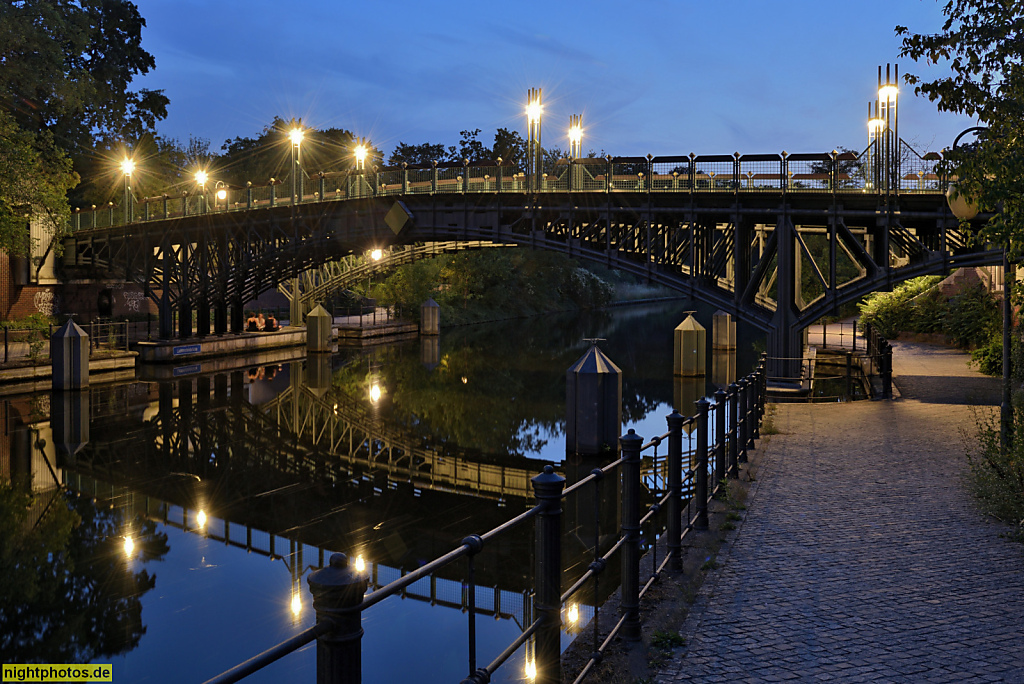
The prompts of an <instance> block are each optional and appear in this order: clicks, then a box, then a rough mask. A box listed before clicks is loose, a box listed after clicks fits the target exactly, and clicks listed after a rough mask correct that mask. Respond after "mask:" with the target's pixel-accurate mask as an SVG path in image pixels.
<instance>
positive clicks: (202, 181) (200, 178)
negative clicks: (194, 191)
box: [196, 169, 210, 214]
mask: <svg viewBox="0 0 1024 684" xmlns="http://www.w3.org/2000/svg"><path fill="white" fill-rule="evenodd" d="M208 180H210V174H208V173H206V171H203V170H202V169H200V170H199V171H196V183H198V184H199V197H200V200H199V201H200V204H201V206H202V213H204V214H205V213H206V181H208Z"/></svg>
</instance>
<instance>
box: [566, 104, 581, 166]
mask: <svg viewBox="0 0 1024 684" xmlns="http://www.w3.org/2000/svg"><path fill="white" fill-rule="evenodd" d="M582 156H583V117H582V116H581V115H579V114H572V115H570V116H569V158H570V159H579V158H581V157H582Z"/></svg>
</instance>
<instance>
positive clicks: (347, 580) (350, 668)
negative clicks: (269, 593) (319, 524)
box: [307, 553, 367, 684]
mask: <svg viewBox="0 0 1024 684" xmlns="http://www.w3.org/2000/svg"><path fill="white" fill-rule="evenodd" d="M307 581H308V582H309V590H310V592H312V594H313V610H314V611H316V621H317V623H320V622H322V621H327V620H329V621H331V622H333V623H334V629H332V630H331V631H330V632H328V633H327V634H324V635H322V636H320V637H317V640H316V682H317V684H359V682H360V681H362V674H363V663H362V648H361V640H362V638H363V627H362V612H361V611H358V610H354V608H355V607H356V606H358V605H359V604H360V603H361V602H362V600H363V594H365V593H366V584H367V582H366V576H365V575H362V574H360V573H357V572H355V570H354V569H353V568H350V567H349V563H348V556H346V555H345V554H343V553H335V554H332V555H331V560H330V565H328V566H327V567H326V568H321V569H320V570H317V571H316V572H313V573H310V575H309V577H308V578H307Z"/></svg>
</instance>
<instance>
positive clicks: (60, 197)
mask: <svg viewBox="0 0 1024 684" xmlns="http://www.w3.org/2000/svg"><path fill="white" fill-rule="evenodd" d="M77 183H78V174H76V173H75V172H74V171H73V170H72V168H71V160H70V159H69V158H68V156H67V155H66V154H65V153H64V152H63V150H61V149H60V148H58V147H57V145H56V144H55V143H54V140H53V136H52V135H51V134H50V133H48V132H46V131H43V132H40V133H38V134H33V133H31V132H28V131H25V130H23V129H21V128H19V127H18V125H17V124H16V123H15V121H14V118H13V117H12V116H11V115H10V114H8V113H7V112H4V111H0V250H3V251H5V252H7V253H8V254H10V255H13V256H25V255H27V254H28V253H29V250H30V247H31V245H30V243H29V233H28V231H27V226H28V222H29V217H30V216H31V215H33V214H34V215H35V219H36V220H42V221H43V222H44V226H45V228H46V229H47V230H48V232H49V233H51V234H52V235H53V236H54V237H60V235H61V234H62V233H63V232H64V230H65V228H66V226H67V222H68V216H69V215H70V209H69V207H68V201H67V193H68V190H70V189H71V188H73V187H75V185H77ZM57 244H59V241H58V243H57Z"/></svg>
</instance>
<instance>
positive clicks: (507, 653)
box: [207, 354, 766, 684]
mask: <svg viewBox="0 0 1024 684" xmlns="http://www.w3.org/2000/svg"><path fill="white" fill-rule="evenodd" d="M765 364H766V355H764V354H762V356H761V361H760V365H759V366H758V368H757V370H755V371H754V372H753V373H751V374H749V375H748V376H746V377H745V378H742V379H741V380H740V382H739V384H738V385H737V384H733V385H731V386H730V389H729V391H728V392H725V391H720V392H718V393H716V395H715V397H716V402H715V403H714V404H713V405H712V404H711V403H710V402H708V401H707V400H706V399H701V400H699V401H698V402H697V408H698V413H697V414H696V415H694V416H689V417H686V418H684V417H683V416H681V415H679V414H678V413H677V412H674V413H673V414H672V415H670V416H669V417H668V423H669V431H668V432H666V433H665V434H663V435H659V436H657V437H654V438H652V439H651V440H650V441H648V442H646V443H644V442H643V440H642V439H641V438H640V437H639V436H637V435H634V434H633V431H632V430H630V431H629V434H628V435H625V436H623V437H622V438H621V440H620V444H621V450H622V455H621V456H620V457H619V458H617V459H616V460H614V461H612V462H611V463H608V464H606V465H605V466H603V467H601V468H595V469H594V470H593V471H591V472H590V473H589V474H588V475H587V476H586V477H584V478H582V479H581V480H580V481H579V482H576V483H575V484H573V485H572V486H569V487H565V486H564V483H565V479H564V478H563V477H561V476H560V475H557V474H555V473H554V471H553V469H552V467H551V466H545V469H544V473H542V474H540V475H538V476H537V477H535V478H534V479H533V485H534V490H535V495H536V497H537V499H538V503H537V505H535V506H534V507H533V508H531V509H529V510H527V511H524V512H523V513H520V514H519V515H517V516H515V517H513V518H511V519H509V520H507V521H505V522H504V523H502V524H500V525H498V526H497V527H495V528H492V529H491V530H489V531H487V532H485V533H484V534H482V535H479V536H476V535H471V536H470V537H466V538H465V539H464V540H463V542H462V543H461V544H460V545H459V546H457V547H455V548H454V549H452V550H451V551H449V552H447V553H445V554H444V555H442V556H439V557H438V558H435V559H434V560H432V561H430V562H429V563H427V564H425V565H423V566H421V567H419V568H417V569H416V570H414V571H412V572H410V573H408V574H406V575H403V576H402V577H400V578H399V579H396V580H394V581H393V582H390V583H389V584H387V585H385V586H383V587H381V588H379V589H377V590H376V591H374V592H372V593H369V594H363V593H362V592H363V591H364V590H365V579H363V580H358V581H355V583H354V584H353V583H348V584H344V583H342V584H338V585H337V587H339V588H340V587H342V586H346V587H356V588H358V591H359V592H360V594H361V595H360V596H358V597H355V598H354V600H353V601H352V602H351V603H349V604H347V605H341V604H338V605H334V606H332V607H330V608H328V607H326V606H321V607H317V608H316V609H317V624H316V625H315V626H314V627H312V628H310V629H307V630H305V631H304V632H302V633H300V634H297V635H296V636H294V637H292V638H290V639H288V640H286V641H283V642H281V643H280V644H278V645H277V646H274V647H272V648H270V649H268V650H267V651H264V652H263V653H261V654H259V655H257V656H255V657H254V658H250V659H249V660H247V661H245V662H244V663H241V664H239V665H237V666H236V667H234V668H232V669H230V670H228V671H227V672H224V673H223V674H221V675H219V676H218V677H215V678H213V679H211V680H209V681H208V682H207V684H227V683H228V682H235V681H238V680H239V679H241V678H242V677H245V676H246V675H248V674H251V673H253V672H255V671H257V670H259V669H261V668H262V667H264V666H265V665H267V664H269V663H271V662H274V661H275V660H277V659H279V658H281V657H282V656H284V655H286V654H288V653H290V652H293V651H295V650H297V649H298V648H301V647H302V646H304V645H305V644H307V643H309V642H310V641H312V640H313V639H318V638H320V637H326V636H328V635H329V636H330V637H331V638H332V640H333V642H332V643H334V642H346V643H348V644H349V645H350V646H351V645H352V644H354V645H355V648H356V649H357V650H356V653H358V643H359V638H360V636H361V634H362V629H361V628H360V627H359V621H360V618H359V616H361V614H362V611H364V610H366V609H368V608H370V607H372V606H373V605H376V604H377V603H379V602H381V601H382V600H384V599H385V598H387V597H389V596H393V595H395V594H396V593H398V592H400V591H401V590H403V589H405V588H406V587H408V586H409V585H410V584H413V583H414V582H416V581H418V580H420V579H422V578H423V577H426V576H428V575H430V574H432V573H434V572H436V571H437V570H439V569H441V568H443V567H446V566H448V565H450V564H451V563H453V562H455V561H457V560H459V559H461V558H467V559H468V562H469V582H468V585H467V586H468V590H469V592H470V593H469V596H470V599H469V600H470V604H469V611H468V612H469V620H470V637H469V638H470V674H469V675H468V677H467V678H466V679H464V680H463V684H478V683H481V684H482V683H484V682H489V681H490V678H491V675H492V674H493V673H494V672H495V671H496V670H497V669H498V668H499V667H501V665H502V664H504V663H505V662H506V661H507V660H508V658H510V657H511V656H512V654H513V653H515V652H516V651H517V650H518V649H519V648H520V647H522V645H523V644H525V643H526V642H527V641H528V640H529V639H530V638H536V639H537V647H536V652H537V657H538V658H540V657H541V656H542V652H543V655H544V657H546V658H547V659H548V661H547V662H546V663H544V664H541V663H538V664H537V667H538V668H539V667H547V668H550V670H549V671H550V672H555V671H556V670H557V668H559V667H560V666H559V665H558V663H557V660H558V657H559V653H560V647H559V646H558V644H559V640H560V637H559V634H560V627H561V621H560V620H559V617H558V616H559V606H564V605H566V602H567V601H569V600H570V599H571V598H572V597H573V596H574V595H576V593H577V592H579V591H580V590H581V589H582V588H583V587H584V586H585V585H586V584H587V583H588V582H591V581H593V582H595V585H596V583H597V582H598V581H599V579H600V576H601V575H602V573H603V572H604V570H605V569H607V567H608V563H609V562H610V560H611V558H612V557H613V556H614V555H615V554H617V553H618V554H620V556H621V559H622V566H623V567H622V580H621V586H620V591H621V592H622V599H621V606H622V612H623V614H622V616H621V618H620V619H619V620H618V622H617V624H616V625H615V627H614V628H613V629H612V630H611V632H610V633H609V634H608V635H607V636H606V638H605V639H604V640H603V641H602V642H601V644H600V645H598V644H597V643H596V641H597V640H598V638H599V637H598V632H597V630H598V611H599V606H598V605H595V608H594V609H595V614H594V617H593V618H592V619H593V622H594V627H595V633H594V637H595V648H594V651H593V653H592V655H591V658H590V660H589V661H588V662H587V663H586V665H585V666H584V668H583V670H582V671H581V673H580V675H579V677H578V678H577V680H576V681H577V682H578V681H581V680H582V679H583V678H584V677H586V676H587V674H588V673H589V672H591V671H592V669H593V666H594V664H595V663H596V662H597V660H599V659H600V658H601V657H602V655H603V653H604V652H605V650H606V649H607V647H608V645H609V644H610V643H611V642H612V641H613V640H614V639H615V638H616V636H617V635H619V634H620V633H621V634H622V635H623V636H624V637H625V638H627V639H634V638H638V637H639V601H640V600H641V598H642V597H643V596H644V595H646V593H647V590H648V589H649V588H650V587H651V586H652V585H653V583H654V582H655V581H656V579H657V577H658V576H660V574H661V573H662V572H663V571H664V570H665V569H666V568H668V567H669V565H670V564H675V565H677V566H678V565H679V564H680V563H681V555H682V547H681V541H682V540H683V538H685V536H686V535H687V534H689V533H690V532H692V531H693V530H696V529H705V528H707V506H708V501H709V499H710V498H711V497H712V496H714V491H715V489H714V488H712V487H709V486H708V478H709V477H710V478H712V481H713V482H717V481H719V480H720V479H723V478H725V477H738V471H739V463H742V462H745V461H746V454H747V450H748V449H750V448H753V446H754V440H755V439H756V438H757V437H759V433H758V427H759V425H760V420H761V417H762V416H763V415H764V399H765V389H766V382H765V380H766V374H765V367H766V366H765ZM727 418H728V426H729V427H728V430H726V422H727V421H726V419H727ZM712 423H714V425H715V428H714V430H715V436H714V439H709V435H710V434H711V430H712V427H711V424H712ZM694 424H696V430H697V447H696V450H688V453H689V455H691V456H693V457H696V464H695V465H694V466H693V467H687V468H686V469H685V472H684V470H683V469H682V468H681V465H682V460H683V456H684V452H683V448H682V428H683V427H684V426H686V425H690V426H693V425H694ZM665 442H667V443H668V454H667V455H666V456H665V463H664V465H666V466H667V469H668V483H667V485H666V486H665V487H664V491H663V492H662V493H661V495H660V496H658V497H657V498H656V500H655V502H654V503H653V504H650V505H648V506H647V511H646V512H645V514H644V515H642V516H641V515H640V510H639V507H640V500H639V492H640V488H641V478H642V475H641V469H640V455H641V453H642V452H644V451H648V450H653V459H654V468H653V473H654V480H653V482H654V484H653V485H652V486H653V487H654V488H655V489H657V488H658V478H659V477H660V476H659V467H658V460H659V456H658V447H659V446H660V445H661V444H663V443H665ZM726 442H728V445H729V446H728V449H726ZM727 451H728V455H729V457H728V463H726V460H725V454H726V452H727ZM712 456H715V458H712ZM615 469H619V472H620V478H619V479H620V481H621V484H622V487H623V496H622V500H623V510H622V516H621V517H622V521H623V522H622V527H621V533H620V534H619V535H618V538H617V539H616V540H615V541H614V543H612V544H611V546H610V548H608V549H607V550H606V551H605V552H604V553H600V552H599V549H598V547H597V545H596V544H595V546H594V552H595V558H594V562H592V563H591V564H590V566H589V567H588V568H587V570H586V571H585V572H584V573H583V574H582V576H581V577H580V578H578V579H577V580H576V581H575V582H574V583H573V585H572V586H571V587H570V588H569V589H568V590H567V591H565V592H564V593H560V592H559V591H558V587H559V585H560V582H561V575H562V567H561V563H560V560H559V559H560V557H561V551H560V546H561V506H562V503H561V502H562V501H564V499H565V498H566V497H567V496H568V495H570V494H572V493H574V492H577V491H579V490H580V489H581V488H583V487H586V486H589V485H594V486H597V484H598V483H599V482H601V481H602V480H603V479H604V477H605V476H606V475H607V474H609V473H610V472H612V471H614V470H615ZM684 482H687V483H690V487H689V490H690V492H691V494H690V496H689V497H688V501H687V511H688V512H687V514H686V525H685V527H684V526H682V525H681V519H680V516H681V515H682V508H681V506H680V503H681V498H682V491H683V483H684ZM594 501H595V516H598V514H599V508H600V497H599V496H598V497H594ZM691 506H693V507H694V508H695V509H696V512H693V511H691V510H690V509H691ZM662 510H667V511H668V521H667V529H668V535H669V540H668V541H669V544H668V547H669V551H668V553H667V554H666V557H665V558H664V560H663V561H662V562H661V563H660V564H659V563H658V561H657V544H653V545H652V552H653V553H654V556H653V560H652V567H654V568H655V570H654V573H653V574H652V575H651V576H650V577H649V578H648V579H647V581H646V582H645V583H644V585H643V587H642V588H641V587H639V585H638V583H637V580H638V578H639V574H638V573H639V564H640V554H639V548H640V539H641V536H642V530H643V528H644V527H645V526H646V525H648V524H650V523H652V522H653V521H654V519H655V517H656V516H657V514H658V513H659V512H661V511H662ZM531 519H534V520H535V521H536V523H537V532H536V534H537V536H538V554H537V555H538V557H537V561H536V562H537V568H536V570H535V578H534V581H535V587H536V589H535V599H534V601H535V604H534V605H535V610H536V612H537V613H538V616H537V618H536V619H534V620H533V622H532V623H531V624H530V625H529V626H527V627H526V628H525V629H524V631H523V632H522V634H520V635H519V636H518V637H517V638H516V639H515V640H514V641H513V642H512V643H511V644H509V646H507V647H506V648H505V649H504V650H503V651H502V653H501V654H500V655H499V656H498V657H497V658H496V659H495V660H494V661H492V662H491V663H490V664H489V665H487V666H486V667H484V668H477V667H476V665H475V662H476V654H475V650H476V647H475V639H476V637H475V633H476V632H475V615H476V609H475V600H474V596H475V589H476V585H475V582H474V580H473V576H474V571H473V568H474V565H473V563H474V560H473V559H474V556H475V555H476V554H477V553H478V552H480V551H481V550H482V549H483V548H484V546H485V544H486V542H488V541H490V540H492V539H495V538H497V537H499V536H501V535H502V534H505V533H507V532H508V531H510V530H512V529H514V528H516V527H518V526H519V525H521V524H523V523H524V522H526V521H528V520H531ZM595 523H596V525H595V529H596V531H597V532H598V534H599V524H600V523H599V517H598V518H597V519H596V520H595ZM550 554H554V555H550ZM336 561H338V562H337V563H336ZM330 570H332V571H337V572H341V573H343V575H335V576H333V578H334V579H337V578H338V577H342V576H344V577H351V578H355V577H356V576H357V575H354V574H351V572H350V571H349V570H348V569H347V560H346V559H345V558H344V557H343V556H338V557H334V558H332V560H331V568H330ZM317 572H318V573H319V572H325V570H320V571H317ZM344 573H348V574H344ZM310 583H311V585H312V583H313V579H312V578H311V579H310ZM360 583H361V584H360ZM318 584H319V580H318ZM324 586H330V587H331V591H332V592H337V589H336V588H335V586H336V585H335V584H334V583H333V582H327V583H326V584H325V585H324ZM541 587H543V588H541ZM552 589H554V594H553V595H552V594H551V593H550V592H551V590H552ZM320 591H324V589H320ZM595 593H596V586H595ZM332 596H334V597H335V598H336V597H337V596H340V594H337V593H334V594H332ZM545 597H547V598H545ZM330 600H331V601H334V600H335V599H334V598H332V599H330ZM545 601H547V603H545ZM554 601H557V602H558V605H552V602H554ZM326 602H327V601H326V600H325V603H326ZM314 606H315V607H316V606H317V602H316V600H314ZM353 615H354V616H355V622H354V623H352V622H351V618H350V617H347V616H353ZM556 622H557V624H556ZM353 624H354V626H355V627H356V628H357V631H356V632H352V631H351V629H352V625H353ZM345 625H348V626H347V627H346V626H345ZM345 630H348V631H345ZM552 639H553V641H552ZM318 648H319V646H318ZM325 653H326V652H325ZM331 657H334V658H337V657H338V656H337V654H334V655H332V656H331ZM552 658H553V659H554V661H555V662H552V661H551V659H552ZM318 659H319V656H318ZM356 670H357V671H358V668H356ZM338 676H339V677H341V679H336V680H335V682H332V683H331V684H335V683H337V684H353V683H354V682H358V681H359V679H358V676H359V675H358V674H354V675H352V676H353V677H356V678H355V679H348V678H346V675H344V674H340V675H338ZM549 679H550V678H549ZM556 680H558V677H557V676H556V677H555V678H554V679H550V681H556ZM323 684H327V683H326V682H324V683H323Z"/></svg>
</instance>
